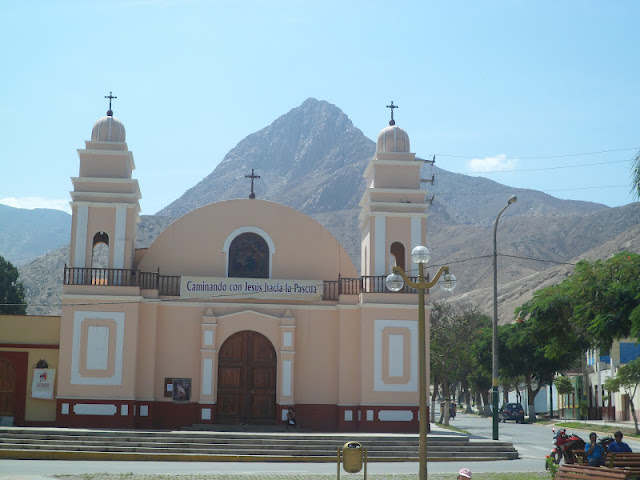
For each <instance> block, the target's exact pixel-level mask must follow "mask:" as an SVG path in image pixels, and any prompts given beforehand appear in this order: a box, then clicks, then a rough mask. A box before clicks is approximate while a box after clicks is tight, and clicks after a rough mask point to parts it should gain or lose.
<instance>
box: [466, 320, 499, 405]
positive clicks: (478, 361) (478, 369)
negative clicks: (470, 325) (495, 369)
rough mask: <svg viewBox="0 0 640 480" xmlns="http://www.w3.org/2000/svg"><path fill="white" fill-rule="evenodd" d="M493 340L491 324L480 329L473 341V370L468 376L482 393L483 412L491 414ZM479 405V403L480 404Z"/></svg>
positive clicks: (480, 393) (474, 388)
mask: <svg viewBox="0 0 640 480" xmlns="http://www.w3.org/2000/svg"><path fill="white" fill-rule="evenodd" d="M492 342H493V330H492V328H491V327H490V326H488V327H485V328H482V329H480V330H479V331H477V332H476V335H475V336H474V338H473V341H472V342H471V348H470V351H471V354H472V370H471V373H470V374H469V376H468V380H469V384H470V386H471V387H472V389H473V390H474V391H475V392H477V393H478V394H479V395H480V398H481V399H482V403H483V408H482V409H481V414H482V415H484V416H485V417H488V416H490V415H491V400H490V398H489V397H490V395H489V393H490V390H491V387H492V372H491V369H492V367H491V365H492V364H491V361H492ZM478 407H479V405H478Z"/></svg>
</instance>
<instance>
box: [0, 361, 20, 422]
mask: <svg viewBox="0 0 640 480" xmlns="http://www.w3.org/2000/svg"><path fill="white" fill-rule="evenodd" d="M15 399H16V369H15V367H14V366H13V362H12V361H11V360H9V359H7V358H2V357H0V417H14V416H15V414H16V412H15Z"/></svg>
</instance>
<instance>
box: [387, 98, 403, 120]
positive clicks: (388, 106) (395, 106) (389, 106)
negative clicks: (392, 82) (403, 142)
mask: <svg viewBox="0 0 640 480" xmlns="http://www.w3.org/2000/svg"><path fill="white" fill-rule="evenodd" d="M387 108H390V109H391V120H389V125H395V124H396V121H395V120H394V119H393V109H394V108H400V107H398V106H397V105H394V104H393V100H391V105H387Z"/></svg>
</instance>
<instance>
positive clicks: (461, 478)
mask: <svg viewBox="0 0 640 480" xmlns="http://www.w3.org/2000/svg"><path fill="white" fill-rule="evenodd" d="M467 478H471V470H469V469H468V468H462V469H460V471H459V472H458V480H466V479H467Z"/></svg>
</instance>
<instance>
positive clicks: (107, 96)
mask: <svg viewBox="0 0 640 480" xmlns="http://www.w3.org/2000/svg"><path fill="white" fill-rule="evenodd" d="M104 98H108V99H109V110H107V117H113V112H112V111H111V100H112V99H114V98H118V97H114V96H113V92H109V95H105V96H104ZM391 103H393V102H391ZM391 113H393V110H392V111H391ZM391 116H392V117H393V115H391Z"/></svg>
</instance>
